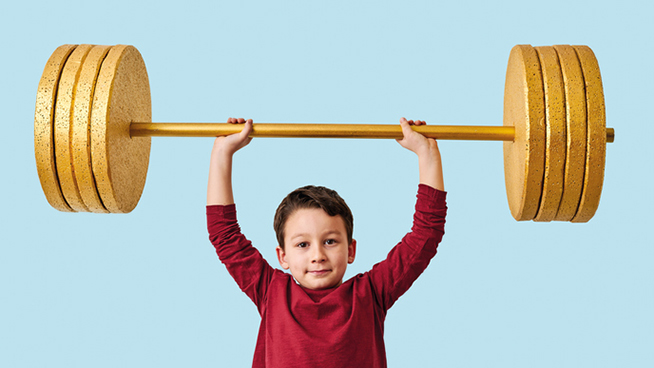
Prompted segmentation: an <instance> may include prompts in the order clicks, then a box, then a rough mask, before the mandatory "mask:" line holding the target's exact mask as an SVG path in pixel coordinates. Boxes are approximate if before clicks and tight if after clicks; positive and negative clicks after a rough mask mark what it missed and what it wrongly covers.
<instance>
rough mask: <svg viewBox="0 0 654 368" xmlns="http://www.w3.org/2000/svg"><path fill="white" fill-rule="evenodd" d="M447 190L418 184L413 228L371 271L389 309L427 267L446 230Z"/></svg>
mask: <svg viewBox="0 0 654 368" xmlns="http://www.w3.org/2000/svg"><path fill="white" fill-rule="evenodd" d="M445 197H446V193H445V192H443V191H439V190H437V189H434V188H432V187H429V186H427V185H422V184H421V185H419V187H418V194H417V201H416V206H415V213H414V216H413V227H412V229H411V232H409V233H408V234H406V235H405V236H404V238H403V239H402V241H401V242H400V243H398V244H397V245H396V246H395V247H394V248H393V249H392V250H391V251H390V252H389V253H388V256H387V257H386V259H385V260H384V261H382V262H380V263H378V264H376V265H375V266H374V267H373V268H372V270H371V271H370V280H371V283H372V286H373V289H374V293H375V295H376V297H377V300H378V301H379V303H381V306H382V308H383V309H384V310H388V309H389V308H390V307H391V306H392V305H393V303H395V301H396V300H397V299H398V298H399V297H400V296H402V294H404V293H405V292H406V291H407V290H408V289H409V287H411V285H412V284H413V282H414V281H415V280H416V279H417V278H418V276H420V274H422V272H423V271H424V270H425V269H426V268H427V266H428V265H429V262H430V261H431V259H432V258H433V257H434V256H435V255H436V250H437V248H438V244H439V243H440V241H441V239H442V238H443V234H444V232H445V215H446V213H447V206H446V203H445Z"/></svg>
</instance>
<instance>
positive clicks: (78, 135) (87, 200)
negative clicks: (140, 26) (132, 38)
mask: <svg viewBox="0 0 654 368" xmlns="http://www.w3.org/2000/svg"><path fill="white" fill-rule="evenodd" d="M110 48H111V46H100V45H97V46H93V48H92V49H91V51H89V53H88V55H87V56H86V60H84V63H83V64H82V69H81V72H80V75H79V79H78V80H77V90H76V93H75V102H74V108H73V120H72V124H73V132H72V133H73V135H72V142H71V147H72V151H73V152H72V153H73V167H74V171H75V179H76V181H77V187H78V188H79V194H80V196H81V197H82V200H83V202H84V204H85V205H86V208H88V210H89V211H90V212H95V213H107V212H108V211H107V209H106V208H104V205H103V204H102V201H101V200H100V195H99V194H98V189H97V188H96V186H95V179H94V177H93V169H92V166H91V107H92V101H93V94H94V91H95V83H96V80H97V78H98V73H99V72H100V65H102V61H103V60H104V58H105V57H106V56H107V52H109V49H110Z"/></svg>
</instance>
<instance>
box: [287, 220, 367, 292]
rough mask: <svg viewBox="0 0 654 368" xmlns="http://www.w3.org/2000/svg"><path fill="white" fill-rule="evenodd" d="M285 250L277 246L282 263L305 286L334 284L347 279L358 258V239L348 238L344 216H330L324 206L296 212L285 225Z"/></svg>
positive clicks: (324, 287)
mask: <svg viewBox="0 0 654 368" xmlns="http://www.w3.org/2000/svg"><path fill="white" fill-rule="evenodd" d="M284 244H285V250H282V248H281V247H277V258H278V259H279V264H280V265H281V266H282V267H283V268H284V269H285V270H288V269H290V270H291V274H292V275H293V277H294V278H295V280H297V282H299V283H300V285H302V286H303V287H305V288H308V289H314V290H320V289H328V288H333V287H336V286H338V285H340V284H341V283H342V282H343V275H345V270H346V269H347V265H348V264H349V263H352V262H354V255H355V253H356V241H355V240H352V243H351V244H348V241H347V232H346V231H345V223H344V222H343V218H342V217H341V216H329V215H328V214H327V212H325V211H324V210H322V209H320V208H304V209H299V210H297V211H295V212H293V213H292V214H291V215H290V216H289V217H288V220H286V225H285V227H284Z"/></svg>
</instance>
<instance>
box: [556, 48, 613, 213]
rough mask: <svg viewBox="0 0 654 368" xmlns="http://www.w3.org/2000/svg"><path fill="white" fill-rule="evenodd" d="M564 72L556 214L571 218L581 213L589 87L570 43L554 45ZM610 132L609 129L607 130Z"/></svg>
mask: <svg viewBox="0 0 654 368" xmlns="http://www.w3.org/2000/svg"><path fill="white" fill-rule="evenodd" d="M554 49H555V50H556V52H557V54H558V56H559V61H560V63H561V71H562V73H563V83H564V89H565V101H566V132H567V144H566V159H565V174H564V180H563V194H562V196H561V204H560V205H559V209H558V211H557V213H556V217H555V218H554V219H555V220H557V221H570V220H572V218H573V217H574V215H575V214H576V213H577V208H578V207H579V200H580V198H581V190H582V187H583V183H584V170H585V160H586V91H585V87H584V76H583V73H582V71H581V65H580V64H579V58H578V57H577V53H576V52H575V50H574V48H573V47H572V46H569V45H556V46H554ZM605 134H606V133H605Z"/></svg>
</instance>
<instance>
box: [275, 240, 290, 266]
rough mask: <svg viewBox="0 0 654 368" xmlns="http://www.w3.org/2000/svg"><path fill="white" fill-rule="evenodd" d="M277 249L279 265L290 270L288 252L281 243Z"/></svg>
mask: <svg viewBox="0 0 654 368" xmlns="http://www.w3.org/2000/svg"><path fill="white" fill-rule="evenodd" d="M275 250H276V251H277V260H278V261H279V265H280V266H282V268H283V269H285V270H288V268H289V266H288V262H286V252H284V250H283V249H282V247H280V246H279V245H278V246H277V248H275Z"/></svg>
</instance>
